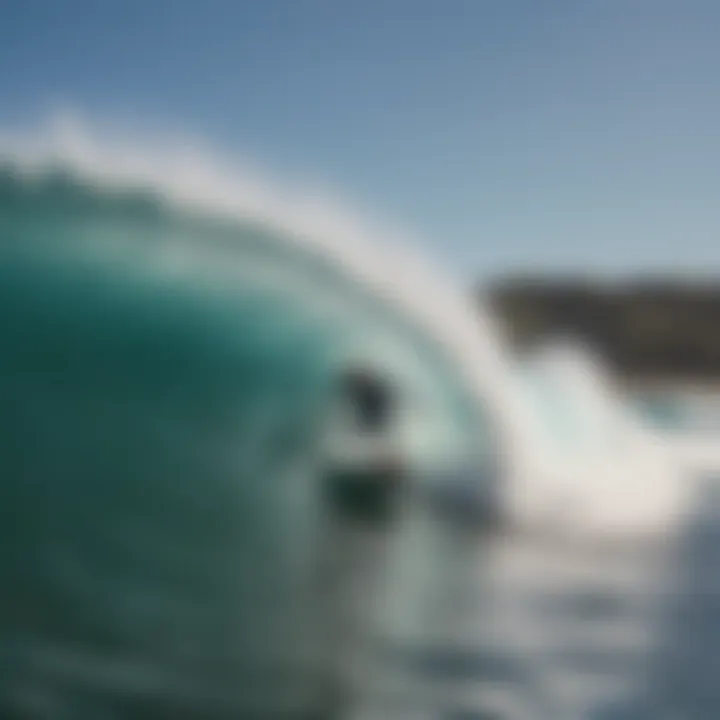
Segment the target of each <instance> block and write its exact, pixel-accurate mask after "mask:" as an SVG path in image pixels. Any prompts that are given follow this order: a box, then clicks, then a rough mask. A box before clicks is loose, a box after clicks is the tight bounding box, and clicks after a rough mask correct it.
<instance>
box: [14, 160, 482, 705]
mask: <svg viewBox="0 0 720 720" xmlns="http://www.w3.org/2000/svg"><path fill="white" fill-rule="evenodd" d="M6 155H7V158H8V159H7V161H6V162H5V163H4V164H3V165H2V167H1V168H0V238H2V247H1V248H0V328H1V329H2V335H3V340H4V342H3V350H2V353H1V354H0V386H1V392H2V397H3V403H2V409H0V425H1V427H0V458H1V459H0V474H1V475H2V483H0V508H1V510H0V512H2V515H3V517H2V520H1V522H0V548H2V559H1V560H0V584H1V585H2V587H3V588H4V590H3V593H2V597H1V598H0V637H1V638H2V640H1V641H0V664H1V665H2V667H1V668H0V678H2V680H0V706H3V707H2V708H0V709H2V712H3V715H4V716H5V715H8V716H15V715H14V714H15V713H20V714H22V713H25V714H24V715H23V717H25V716H27V717H36V716H37V717H45V716H54V717H59V716H60V715H63V714H67V715H68V716H72V717H73V718H83V717H88V718H91V717H92V718H95V717H100V716H103V717H105V716H106V714H111V715H112V716H119V717H135V718H139V717H166V716H167V717H173V718H181V717H203V718H210V717H238V713H248V712H257V713H261V714H262V713H267V712H278V713H279V712H298V713H299V712H309V711H312V712H315V711H316V710H317V709H318V708H323V707H327V705H328V703H331V700H330V699H329V698H331V697H332V693H333V682H334V680H333V678H332V677H331V676H330V672H329V664H330V663H329V661H330V660H331V656H329V655H328V653H329V652H330V649H329V648H330V647H331V642H333V641H334V639H333V637H330V635H331V633H332V632H333V627H334V625H333V622H332V620H331V619H332V616H333V612H335V610H336V608H334V606H332V603H331V601H330V600H328V599H327V598H328V597H331V596H332V595H333V593H332V592H331V588H329V586H328V584H330V585H332V582H333V580H332V577H333V575H332V572H331V570H328V567H329V565H330V564H331V559H330V558H329V557H328V552H329V548H331V547H332V546H333V545H334V544H335V543H336V541H337V538H336V537H335V536H334V535H333V534H332V533H333V531H332V529H331V528H332V527H333V525H332V523H331V522H330V519H329V518H328V516H327V511H326V507H325V505H324V504H323V496H322V492H321V484H322V480H323V477H324V472H325V462H326V459H327V458H326V456H325V454H324V453H325V451H326V449H327V448H326V444H327V443H326V440H327V425H328V422H329V420H328V418H329V417H330V416H329V415H328V407H329V406H331V405H332V403H333V390H334V387H335V381H336V379H337V376H338V373H339V372H341V371H342V370H343V368H345V367H346V366H348V365H352V364H353V363H364V364H365V365H369V366H370V367H373V368H375V369H377V370H379V371H381V372H383V373H385V374H387V376H388V377H389V378H391V380H392V382H393V384H394V385H395V386H396V387H397V389H398V391H399V394H400V395H401V396H402V397H405V396H407V397H410V398H412V401H413V402H414V403H415V404H416V405H417V406H418V407H419V409H416V410H413V411H412V412H407V413H405V415H403V416H402V417H403V418H404V419H403V420H402V421H400V422H399V423H398V427H397V428H396V430H397V432H396V437H395V438H394V440H393V442H394V443H395V447H397V448H398V449H399V452H400V454H401V456H402V457H403V458H404V459H405V464H406V467H407V469H408V470H409V472H410V473H411V474H412V475H413V476H414V477H416V479H417V480H418V481H420V480H422V478H424V477H428V476H432V475H433V473H434V471H435V469H437V468H439V467H441V466H445V465H447V464H448V463H451V464H452V463H459V462H463V463H465V464H467V462H468V459H470V460H472V461H473V462H475V461H480V460H481V458H479V456H478V447H479V443H478V438H483V437H485V436H484V435H483V428H484V426H483V422H484V416H483V415H482V413H481V412H480V408H479V405H478V403H477V401H475V400H473V399H472V393H471V392H470V390H469V388H470V385H471V384H470V383H469V381H468V380H467V379H463V377H462V374H461V373H458V372H457V363H456V362H454V361H453V359H452V353H450V352H448V347H447V344H445V345H443V343H442V342H438V341H437V338H435V337H434V336H433V335H432V334H431V333H429V332H428V330H427V326H423V322H422V319H423V317H425V318H427V314H426V315H425V316H423V313H422V312H420V313H418V312H415V313H413V312H411V311H410V310H409V309H408V307H407V305H406V304H405V305H404V304H403V299H402V298H400V297H394V296H392V295H388V294H387V293H386V294H383V293H384V291H383V286H382V283H377V282H376V283H373V282H372V279H373V277H375V278H376V279H377V278H379V274H378V273H376V274H375V276H373V274H372V272H370V271H371V270H372V263H371V264H368V263H367V262H365V264H364V265H363V261H362V260H361V259H360V257H359V256H358V255H352V253H351V252H350V251H349V250H347V248H346V250H345V253H346V254H345V255H337V254H336V255H333V253H332V252H330V250H329V249H328V248H329V245H328V244H327V243H325V241H324V240H323V239H322V233H320V232H317V233H315V234H313V230H312V223H310V224H307V223H306V224H303V222H302V221H301V219H300V217H299V215H298V214H292V213H291V214H290V215H289V217H282V218H281V217H279V216H278V217H275V216H274V215H273V212H275V211H274V210H273V208H275V207H276V206H275V205H273V204H272V203H267V204H266V205H265V206H263V207H264V210H262V211H260V210H258V208H257V207H256V208H255V209H248V208H247V207H245V208H240V209H239V210H238V208H237V207H234V208H232V211H231V208H230V206H229V204H225V205H223V203H222V202H220V203H215V204H213V202H207V198H208V197H211V198H212V197H215V198H217V197H221V198H222V197H225V196H222V195H212V194H210V195H207V196H203V197H201V200H202V201H201V202H192V201H191V200H192V198H191V197H190V196H189V195H184V194H183V193H182V192H174V190H173V188H175V190H177V187H178V186H173V185H172V182H170V183H169V184H166V185H164V186H163V185H162V183H160V182H157V181H156V178H154V177H152V176H151V174H147V173H146V174H143V173H142V172H135V173H134V174H133V173H125V174H123V172H121V171H118V172H117V173H115V174H112V173H111V172H109V171H110V170H114V169H117V168H120V169H121V168H122V167H123V166H122V162H121V161H125V160H126V159H127V157H126V156H125V155H123V154H121V156H119V157H118V159H117V168H116V167H115V166H114V165H112V164H111V165H102V164H95V165H93V166H92V167H90V163H88V162H84V159H85V160H86V159H87V155H83V154H82V153H80V155H79V156H78V157H76V158H68V157H66V156H63V154H62V153H60V154H59V155H52V154H50V155H48V154H47V153H46V155H45V156H44V158H43V160H42V162H40V161H39V160H38V159H37V158H34V159H33V158H29V159H28V157H24V158H20V159H18V157H14V156H13V157H10V155H11V154H6ZM98 168H101V169H102V172H100V171H99V170H98ZM136 169H137V168H136ZM198 173H199V174H202V171H201V169H200V170H198ZM226 196H228V197H229V193H226ZM192 197H195V196H192ZM279 207H284V206H283V205H282V204H280V205H279ZM268 208H269V209H268ZM295 220H296V221H297V222H296V223H295ZM294 223H295V224H294ZM293 228H296V229H298V231H297V232H294V231H293ZM376 265H377V266H378V268H379V267H381V266H382V263H380V264H378V263H376ZM385 287H387V288H390V290H392V285H391V284H388V285H386V286H385ZM333 538H335V539H333ZM328 573H329V574H328ZM63 716H64V715H63Z"/></svg>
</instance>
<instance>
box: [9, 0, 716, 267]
mask: <svg viewBox="0 0 720 720" xmlns="http://www.w3.org/2000/svg"><path fill="white" fill-rule="evenodd" d="M56 103H66V104H70V105H71V106H73V107H77V108H79V109H80V110H81V111H82V112H83V113H86V114H87V115H88V116H89V117H90V118H91V119H92V118H93V117H98V118H109V117H110V118H115V117H119V118H125V119H129V120H132V121H138V122H144V121H147V122H151V123H154V124H155V125H157V124H159V123H160V124H164V123H166V124H168V126H172V127H179V128H181V129H183V130H185V131H188V132H190V133H192V134H195V135H198V136H200V137H201V138H204V139H206V140H208V141H209V142H210V143H212V144H214V145H216V146H219V147H220V148H227V149H229V150H232V151H233V152H235V151H237V152H241V153H245V154H248V155H249V156H250V157H251V158H253V159H255V160H258V161H260V162H265V163H266V164H267V165H268V166H269V167H270V168H271V169H275V170H279V171H287V172H291V173H292V174H294V175H302V174H306V175H308V176H309V177H311V178H314V179H320V180H322V181H323V182H325V183H327V184H330V185H332V186H333V187H337V188H338V189H339V192H340V194H341V195H342V196H343V197H347V198H349V199H350V201H351V202H353V201H355V203H356V204H357V205H359V206H360V207H361V208H363V207H366V208H368V209H369V210H371V211H372V212H373V213H375V214H379V215H380V216H381V217H385V218H389V219H391V220H392V221H396V222H397V223H399V224H400V225H402V226H405V227H407V228H409V229H410V230H413V231H416V232H417V234H418V235H419V236H420V237H421V238H422V239H423V241H424V242H427V243H428V244H429V245H432V247H433V248H434V251H435V252H436V253H439V254H442V255H443V257H444V259H445V261H446V263H448V264H450V266H451V267H454V268H455V269H457V270H458V271H459V272H461V273H462V274H463V275H464V276H466V277H468V278H469V277H472V276H483V275H485V274H487V273H490V272H494V271H496V270H505V269H518V268H520V269H522V268H551V269H553V268H564V267H584V268H588V269H589V268H598V269H602V270H605V269H609V270H613V271H615V270H618V271H629V272H633V271H635V270H636V269H643V268H666V267H668V268H682V269H684V270H689V271H693V270H695V269H705V270H707V269H713V270H718V271H720V2H717V0H672V1H671V0H164V1H161V0H46V1H45V2H42V1H41V0H2V2H0V123H2V124H4V125H8V124H9V125H17V124H23V123H25V122H26V121H28V120H37V119H38V118H39V117H41V116H43V115H44V114H46V113H47V112H48V110H49V108H50V107H52V106H53V105H54V104H56Z"/></svg>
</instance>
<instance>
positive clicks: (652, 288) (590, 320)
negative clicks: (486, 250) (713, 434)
mask: <svg viewBox="0 0 720 720" xmlns="http://www.w3.org/2000/svg"><path fill="white" fill-rule="evenodd" d="M490 297H491V303H492V305H493V307H494V309H495V311H496V312H497V313H498V314H499V315H500V317H501V318H502V319H503V320H504V321H505V322H506V323H507V325H508V327H509V330H510V334H511V337H512V339H513V341H514V343H515V344H516V345H517V347H518V348H520V349H522V348H527V347H532V345H534V344H535V343H538V342H542V341H544V340H547V339H549V338H552V337H554V336H558V335H561V336H570V337H573V338H575V339H579V340H581V341H586V342H589V343H590V344H591V345H592V346H593V347H594V348H595V349H596V350H598V351H600V352H601V353H602V354H603V355H604V356H605V357H606V358H607V359H608V361H609V362H610V363H611V364H612V365H613V366H614V368H615V369H616V371H618V372H619V373H620V374H621V375H623V376H625V377H627V378H629V379H634V380H669V381H713V382H715V381H720V278H718V279H717V281H713V282H708V281H705V282H702V283H701V282H699V281H684V282H683V281H678V280H662V279H654V280H634V281H627V282H624V283H614V284H610V283H602V282H599V281H592V280H590V281H587V280H576V279H550V278H546V279H543V278H514V279H506V280H503V281H500V282H497V283H495V284H494V286H493V287H492V288H491V293H490Z"/></svg>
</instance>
